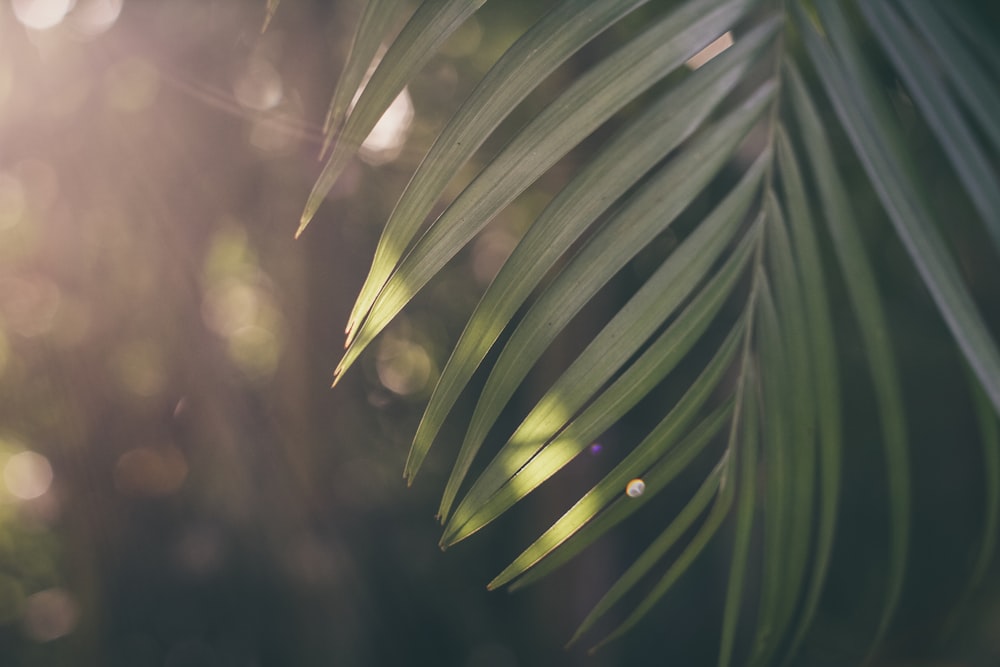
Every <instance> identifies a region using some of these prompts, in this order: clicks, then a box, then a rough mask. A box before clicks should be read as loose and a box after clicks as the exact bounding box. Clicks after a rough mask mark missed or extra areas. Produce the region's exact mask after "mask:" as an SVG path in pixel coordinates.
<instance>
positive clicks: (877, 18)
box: [859, 2, 1000, 250]
mask: <svg viewBox="0 0 1000 667" xmlns="http://www.w3.org/2000/svg"><path fill="white" fill-rule="evenodd" d="M859 7H860V9H861V11H862V13H863V14H864V16H865V18H866V19H867V20H868V25H869V26H871V28H872V30H873V31H874V32H875V34H876V35H878V36H879V37H880V43H881V45H882V47H883V48H884V49H885V51H886V53H888V55H889V57H890V58H891V59H892V62H893V64H894V65H895V66H896V70H897V71H898V72H899V73H900V75H902V77H903V81H905V82H906V86H907V90H908V91H909V92H910V95H912V97H913V99H914V101H915V102H916V103H917V106H918V107H919V108H920V111H921V112H922V113H923V116H924V118H926V119H927V122H928V123H929V124H930V126H931V129H932V130H933V131H934V134H935V136H936V137H937V139H938V141H939V142H940V144H941V148H942V149H944V152H945V155H947V156H948V158H949V159H950V160H951V164H952V166H953V167H954V169H955V172H956V173H957V174H958V177H959V179H960V180H961V182H962V185H964V186H965V189H966V192H968V193H969V197H970V199H971V200H972V203H973V206H975V209H976V211H977V212H978V213H979V216H980V219H981V220H982V221H983V222H984V223H985V225H986V230H987V231H988V232H989V233H990V235H991V236H992V238H993V243H994V245H995V246H996V247H997V249H998V250H1000V187H998V186H997V184H998V183H1000V175H998V174H997V172H996V170H994V169H993V166H992V165H991V164H990V160H989V158H988V157H987V155H986V153H985V152H984V151H983V150H982V149H981V148H980V144H979V141H978V140H977V139H976V137H975V136H974V135H973V129H972V128H971V127H969V126H968V125H967V124H966V122H965V118H964V116H963V114H962V111H961V109H959V107H958V104H957V101H956V100H955V99H954V96H953V95H952V94H951V92H950V91H949V90H948V89H947V88H946V87H945V82H944V81H943V80H942V78H941V77H940V76H939V75H938V73H937V64H936V63H935V62H934V61H933V60H932V59H931V58H929V57H928V55H929V54H928V53H927V51H926V48H925V47H924V46H923V44H922V43H919V42H918V41H917V39H916V36H915V35H913V34H912V33H911V31H910V30H909V29H908V28H907V27H906V25H905V24H904V23H903V20H902V18H901V17H899V16H898V15H897V14H896V13H895V12H894V11H893V10H892V8H891V7H890V6H889V4H888V3H880V2H870V3H869V2H862V3H860V4H859ZM954 52H955V53H956V54H959V55H965V54H964V51H963V49H961V48H955V49H954ZM966 60H971V58H968V57H967V58H966ZM954 74H955V75H956V76H957V77H958V78H959V79H961V78H963V77H964V76H965V73H964V72H954ZM975 74H976V69H975V68H973V69H972V70H970V80H969V81H967V82H965V83H964V86H965V88H970V87H972V86H973V85H976V78H975ZM979 83H980V84H981V82H979ZM955 85H959V86H961V85H963V84H962V83H961V82H959V83H956V84H955ZM991 90H993V87H992V86H988V87H987V88H986V91H987V92H986V94H989V91H991ZM994 118H996V117H994ZM988 126H992V127H994V128H996V127H1000V125H998V124H997V123H996V122H992V123H988Z"/></svg>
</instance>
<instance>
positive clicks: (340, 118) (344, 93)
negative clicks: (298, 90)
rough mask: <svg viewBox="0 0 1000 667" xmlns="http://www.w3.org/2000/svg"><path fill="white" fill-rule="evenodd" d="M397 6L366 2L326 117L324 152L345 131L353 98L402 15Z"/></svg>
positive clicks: (391, 1) (384, 0)
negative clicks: (397, 11) (398, 14)
mask: <svg viewBox="0 0 1000 667" xmlns="http://www.w3.org/2000/svg"><path fill="white" fill-rule="evenodd" d="M397 6H398V4H397V2H396V1H395V0H368V2H367V4H365V9H364V11H363V12H362V14H361V19H360V20H359V21H358V27H357V29H356V30H355V32H354V38H353V40H352V42H351V48H350V50H349V51H348V54H347V59H346V60H345V61H344V68H343V71H342V72H341V73H340V79H338V80H337V87H336V89H334V91H333V98H332V99H331V100H330V107H329V108H328V109H327V112H326V118H325V119H324V121H323V135H324V137H325V141H324V145H323V150H322V151H321V153H322V154H325V153H326V151H327V149H328V147H329V145H330V143H332V142H333V141H334V139H335V138H336V137H338V136H340V134H341V133H342V132H343V130H344V123H345V122H346V121H347V114H348V113H349V112H350V109H351V102H352V101H354V100H355V98H356V96H357V94H358V90H359V89H360V88H361V87H362V84H363V82H364V79H365V74H366V73H367V72H368V70H369V68H370V67H371V66H372V64H373V62H374V60H375V56H376V54H377V53H378V50H379V47H381V46H382V40H383V39H385V36H386V33H387V32H388V30H389V27H390V24H391V23H392V21H393V20H396V19H397V18H398V16H397V14H396V12H395V11H394V10H395V9H396V7H397Z"/></svg>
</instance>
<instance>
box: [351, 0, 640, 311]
mask: <svg viewBox="0 0 1000 667" xmlns="http://www.w3.org/2000/svg"><path fill="white" fill-rule="evenodd" d="M645 2H647V0H599V1H598V2H586V1H585V0H564V1H563V2H562V3H561V4H560V5H559V6H557V7H556V8H554V9H553V10H552V11H550V12H549V13H548V14H546V15H545V16H543V17H542V18H541V19H539V20H538V22H537V23H535V24H534V25H532V27H531V28H530V29H529V30H528V31H527V32H526V33H524V35H522V36H521V37H520V38H519V39H518V40H517V41H516V42H515V43H514V44H513V45H512V46H511V47H510V48H509V49H507V51H506V52H505V53H504V54H503V56H501V57H500V60H498V61H497V62H496V64H495V65H493V67H492V68H491V69H490V71H489V72H487V73H486V75H485V76H484V77H483V79H482V80H481V81H480V82H479V84H478V85H477V86H476V89H475V90H474V91H472V93H471V94H470V95H469V97H468V98H467V99H466V100H465V102H463V103H462V107H461V108H460V109H459V110H458V111H457V112H456V113H455V115H454V116H453V117H452V119H451V120H449V121H448V124H447V125H446V126H445V128H444V129H443V130H442V131H441V134H439V135H438V137H437V139H436V140H435V141H434V145H433V146H431V149H430V151H428V153H427V155H426V157H424V159H423V160H422V161H421V162H420V166H419V167H417V170H416V172H414V174H413V177H412V178H411V179H410V183H409V184H408V185H407V186H406V190H405V191H404V192H403V194H402V196H400V198H399V201H398V202H397V203H396V206H395V208H394V209H393V211H392V214H391V215H390V216H389V220H388V221H386V223H385V229H384V230H383V231H382V237H381V238H380V239H379V243H378V247H377V248H376V249H375V256H374V258H373V259H372V266H371V269H370V271H369V274H368V278H367V279H366V280H365V283H364V285H363V286H362V288H361V292H360V294H359V295H358V298H357V301H356V303H355V305H354V308H353V309H352V310H351V317H350V324H349V327H350V328H353V326H351V325H353V323H354V322H355V321H356V320H357V319H359V318H361V317H362V316H363V315H364V314H365V313H367V312H368V309H369V308H371V305H372V302H373V301H374V300H375V296H376V295H377V294H378V292H379V290H381V289H382V286H383V285H385V281H386V280H388V279H389V275H390V274H391V273H392V270H393V269H394V268H395V267H396V265H397V263H398V262H399V259H400V257H402V255H403V252H404V251H405V250H406V249H407V248H408V247H409V246H410V242H411V241H412V240H413V237H414V236H415V235H416V233H417V230H418V229H419V228H420V225H421V223H422V222H423V221H424V219H425V218H426V217H427V215H428V213H430V211H431V208H432V207H433V206H434V203H435V202H436V201H437V199H438V197H440V196H441V193H442V192H443V191H444V189H445V186H447V184H448V182H449V181H450V180H451V178H452V176H454V174H455V172H457V171H458V169H459V168H460V167H461V166H462V165H463V164H465V162H466V161H468V160H469V158H470V157H472V155H473V154H474V153H475V152H476V150H478V149H479V147H480V146H482V144H483V142H484V141H486V138H487V137H489V135H490V133H491V132H492V131H493V130H495V129H496V127H497V126H498V125H499V124H500V122H501V121H502V120H503V119H504V118H506V117H507V116H508V115H509V114H510V112H511V110H513V109H514V107H516V106H517V105H518V104H519V103H520V102H521V101H522V100H524V98H525V97H526V96H527V95H528V93H530V92H531V91H532V90H534V89H535V88H536V87H537V86H538V84H539V82H541V81H542V80H544V79H545V77H546V76H548V75H549V74H550V73H552V71H553V70H555V69H556V68H557V67H558V66H559V65H560V64H562V63H563V62H564V61H565V60H566V59H567V58H568V57H569V56H571V55H572V54H573V53H575V52H576V51H578V50H579V49H580V48H581V47H583V46H584V45H585V44H587V43H588V42H589V41H591V40H592V39H593V38H594V37H595V36H597V35H598V34H600V33H601V32H602V31H603V30H605V29H606V28H607V27H608V26H609V25H611V24H612V23H614V22H615V21H617V20H618V19H620V18H621V17H622V16H625V15H626V14H628V13H629V12H631V11H632V10H634V9H635V8H636V7H638V6H640V5H642V4H645Z"/></svg>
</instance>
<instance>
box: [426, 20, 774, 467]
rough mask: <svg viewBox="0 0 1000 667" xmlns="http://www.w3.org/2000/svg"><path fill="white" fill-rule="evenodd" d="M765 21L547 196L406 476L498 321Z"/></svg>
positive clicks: (730, 75) (710, 94)
mask: <svg viewBox="0 0 1000 667" xmlns="http://www.w3.org/2000/svg"><path fill="white" fill-rule="evenodd" d="M776 27H777V26H776V23H775V21H767V22H765V23H764V24H762V25H760V26H758V27H757V28H755V29H754V30H753V31H752V32H749V33H747V35H745V36H743V37H742V38H741V39H740V41H739V42H738V43H737V44H736V45H735V46H734V47H732V48H731V49H730V50H729V51H727V52H726V53H724V54H723V55H721V56H719V57H718V58H716V59H715V60H713V61H712V62H710V63H709V64H708V65H706V66H705V67H703V68H702V69H701V70H699V71H698V73H697V75H694V76H691V77H689V78H688V79H687V80H686V81H684V82H683V83H681V84H680V85H679V86H677V87H676V88H675V89H672V90H671V91H670V92H669V93H667V94H665V95H664V96H663V97H661V98H660V99H659V100H657V101H656V102H655V103H653V104H651V106H650V108H649V109H648V110H646V111H645V112H644V113H643V114H642V115H641V116H640V117H639V118H637V119H636V120H635V121H633V122H632V123H630V124H629V125H628V126H627V127H626V128H625V129H624V130H623V131H621V132H620V133H619V134H618V135H617V136H616V137H615V138H613V139H611V140H609V141H608V143H607V144H606V145H605V146H604V147H603V148H602V150H601V152H600V153H598V154H597V155H595V156H594V158H593V159H592V160H591V161H590V162H589V163H588V164H587V166H586V167H585V168H584V169H583V170H582V171H581V173H580V174H578V175H577V176H576V178H574V179H573V181H572V182H571V183H570V184H569V185H567V186H566V187H565V188H564V189H563V190H562V191H561V192H560V193H559V194H558V195H557V196H556V198H555V199H554V200H553V201H552V203H550V204H549V206H548V207H547V208H546V209H545V211H544V212H543V213H542V215H541V216H540V217H539V218H538V220H536V221H535V223H534V224H533V225H532V226H531V228H530V229H529V230H528V232H527V234H526V235H525V236H524V238H523V239H522V240H521V242H520V243H519V244H518V246H517V248H515V250H514V252H513V253H512V254H511V256H510V257H508V259H507V261H506V262H505V264H504V266H503V268H502V269H501V270H500V273H499V274H498V275H497V276H496V278H495V279H494V280H493V283H492V284H491V285H490V287H489V288H488V289H487V290H486V293H485V294H484V295H483V298H482V299H481V300H480V303H479V305H478V306H477V307H476V310H475V312H473V314H472V315H471V316H470V318H469V321H468V323H467V324H466V326H465V330H464V331H463V332H462V336H461V337H460V338H459V340H458V342H457V343H456V345H455V348H454V350H453V351H452V353H451V357H450V358H449V359H448V363H447V365H446V366H445V369H444V371H443V372H442V374H441V377H440V379H439V380H438V384H437V386H436V387H435V388H434V393H433V395H432V396H431V399H430V401H429V402H428V405H427V409H426V410H425V412H424V416H423V418H422V419H421V421H420V426H419V427H418V428H417V433H416V435H415V436H414V439H413V447H412V448H411V450H410V456H409V458H408V460H407V466H406V475H407V476H408V477H409V478H410V479H411V480H412V478H413V476H414V475H416V472H417V470H418V468H419V466H420V463H421V462H422V461H423V459H424V457H425V456H426V454H427V451H428V450H429V449H430V447H431V444H432V443H433V440H434V438H435V436H436V435H437V432H438V430H439V429H440V427H441V424H442V423H443V422H444V420H445V417H446V416H447V414H448V412H449V411H450V410H451V408H452V406H453V405H454V403H455V401H456V399H457V398H458V396H459V394H460V393H461V391H462V390H463V389H464V387H465V386H466V385H467V383H468V381H469V379H470V378H471V377H472V375H473V373H474V372H475V370H476V368H477V367H478V366H479V364H480V363H481V362H482V360H483V358H484V357H485V356H486V353H487V352H488V351H489V349H490V347H491V346H492V345H493V343H494V342H495V341H496V339H497V337H498V336H499V335H500V332H501V331H502V330H503V328H504V326H506V324H507V323H508V322H509V321H510V318H511V317H513V315H514V313H515V312H516V311H517V309H518V308H520V307H521V305H522V304H523V303H524V301H525V300H526V299H527V297H528V295H529V294H530V293H531V292H532V291H533V290H534V289H535V288H536V287H537V285H538V283H539V281H540V280H541V279H542V277H543V276H545V275H546V273H547V272H548V271H549V270H550V269H551V267H552V266H553V265H554V264H555V262H556V260H557V259H558V258H559V257H560V256H561V255H562V254H563V253H564V252H565V249H566V248H567V247H569V246H570V245H571V244H572V243H573V242H574V241H576V240H577V239H578V238H579V237H580V235H581V234H583V233H584V231H585V230H586V229H587V228H588V227H589V226H590V224H591V223H592V222H593V221H594V220H595V219H596V218H597V217H598V216H599V215H600V214H601V213H602V212H604V211H605V210H606V208H607V206H608V205H609V204H610V203H611V202H612V201H614V200H615V199H617V198H618V197H619V196H621V195H622V194H623V193H624V192H625V191H626V190H627V189H628V188H629V187H630V186H632V185H633V184H634V183H635V182H636V181H637V180H638V179H639V178H640V177H641V176H642V175H643V174H644V173H645V172H646V171H648V169H649V168H650V167H652V166H653V165H654V164H655V163H656V162H657V161H659V160H661V159H662V158H663V157H664V156H666V155H667V154H668V153H669V152H670V151H671V150H673V149H674V148H675V147H676V146H677V145H678V144H679V143H680V142H681V141H683V140H684V139H685V138H687V137H688V136H689V135H690V134H691V133H692V132H694V131H695V129H696V128H697V127H698V126H700V125H701V123H702V121H703V120H704V119H705V118H706V117H707V116H708V114H709V113H710V112H711V111H712V110H713V109H714V108H715V106H716V104H717V103H718V101H719V100H720V99H721V97H722V96H723V95H725V94H726V93H728V92H729V91H731V90H732V87H733V86H734V85H735V83H736V82H737V81H738V80H739V78H740V77H741V76H742V75H743V74H744V73H745V72H746V71H747V69H748V68H749V67H750V65H751V63H752V60H751V59H750V58H749V57H748V56H749V55H750V54H753V53H754V52H755V51H757V50H759V49H760V48H761V46H762V45H763V44H765V43H767V41H768V40H769V38H770V36H771V35H772V34H773V32H774V30H775V28H776Z"/></svg>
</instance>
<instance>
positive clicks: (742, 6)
mask: <svg viewBox="0 0 1000 667" xmlns="http://www.w3.org/2000/svg"><path fill="white" fill-rule="evenodd" d="M717 4H718V3H717V2H716V1H710V2H707V1H706V0H700V1H699V0H689V2H688V3H686V4H685V5H683V6H682V7H681V8H680V9H679V10H677V11H675V12H673V13H671V14H670V15H669V16H667V17H666V18H665V19H662V20H661V21H659V22H658V23H656V24H654V25H653V26H652V27H650V28H649V29H648V30H646V31H645V32H644V33H642V34H641V35H639V36H638V37H637V38H635V39H634V40H632V41H631V42H629V43H628V44H626V45H625V46H623V47H622V48H621V49H619V50H618V51H617V52H616V53H614V54H612V55H611V56H609V57H608V58H606V59H605V60H603V61H602V62H601V63H599V64H598V65H597V66H596V67H594V68H593V69H591V70H590V71H589V72H587V73H586V74H584V75H583V76H581V77H580V78H579V79H578V80H577V81H576V82H575V83H574V84H573V85H572V86H570V88H569V89H568V90H566V91H565V92H564V93H563V94H562V95H560V97H559V98H558V99H557V100H556V101H555V102H553V103H552V104H550V105H549V106H548V107H547V108H546V109H545V110H544V111H543V112H542V113H540V114H539V115H538V116H537V117H535V119H534V120H532V121H531V123H529V124H528V126H527V127H525V128H524V129H523V130H521V132H519V133H518V134H517V135H516V136H515V137H514V138H513V139H512V140H511V141H510V143H509V144H507V146H506V148H504V150H503V151H502V152H501V153H500V155H498V156H497V157H496V158H494V159H493V161H492V162H490V164H489V165H487V166H486V167H485V168H484V169H483V171H482V172H480V174H479V175H478V176H477V177H476V178H475V179H474V180H473V181H472V183H470V184H469V185H468V186H467V187H466V188H465V190H463V191H462V193H461V194H460V195H459V196H458V198H457V199H456V200H455V201H454V202H452V204H451V205H450V206H449V207H448V208H447V209H446V210H445V212H444V213H442V214H441V217H440V218H438V220H437V221H436V222H435V223H434V224H433V225H432V226H431V227H430V228H429V229H428V230H427V232H426V233H425V234H424V235H423V236H422V237H421V239H420V241H419V242H418V243H417V244H416V245H415V246H414V247H413V248H412V249H411V250H410V252H409V253H408V254H407V255H406V257H405V258H404V259H403V260H402V262H401V264H400V265H399V266H398V267H397V268H396V271H395V272H394V273H393V275H392V277H391V278H390V279H389V281H388V282H387V283H386V285H385V287H384V288H383V289H382V291H381V293H379V295H378V297H377V298H376V300H375V302H374V304H373V305H372V309H371V312H370V313H369V314H368V316H367V318H366V319H365V320H364V323H363V324H361V325H360V329H358V330H356V335H355V336H354V337H353V338H352V339H351V342H350V346H349V347H348V349H347V352H346V353H345V354H344V358H343V359H342V360H341V362H340V364H339V365H338V367H337V369H336V371H335V374H336V375H338V376H339V375H340V374H341V373H343V372H344V370H346V369H347V368H348V367H349V366H350V365H351V364H352V363H353V362H354V361H355V360H356V359H357V357H358V355H359V354H360V353H361V351H362V350H363V349H364V348H365V347H366V346H367V345H368V344H369V343H370V342H371V341H372V340H373V339H374V337H375V336H376V335H377V334H378V333H379V332H380V331H381V330H382V329H383V328H384V327H385V326H386V325H387V324H388V323H389V322H390V321H391V320H392V318H393V317H395V315H396V314H397V313H398V312H399V311H400V310H401V309H402V308H403V306H404V305H406V303H407V302H409V300H410V299H411V298H412V297H413V295H414V294H416V293H417V291H418V290H420V289H421V288H422V287H423V286H424V285H425V284H427V282H428V281H429V280H430V279H431V278H432V277H433V276H434V275H435V274H436V273H437V272H438V271H439V270H440V269H441V268H442V267H443V266H444V265H445V264H446V263H447V262H448V260H450V259H451V258H452V257H454V256H455V254H456V253H457V252H458V251H459V250H460V249H461V248H462V247H464V246H465V244H466V243H468V242H469V240H471V239H472V238H473V236H475V234H477V233H478V232H479V231H480V230H482V228H483V227H485V226H486V224H487V223H488V222H489V221H490V220H491V219H493V217H494V216H495V215H496V214H497V213H498V212H499V211H500V210H501V209H502V208H503V207H505V206H506V205H507V204H509V203H510V202H511V201H513V200H514V198H515V197H516V196H517V195H518V194H520V193H521V192H523V191H524V190H525V189H526V188H527V187H528V186H529V185H531V184H532V183H533V182H534V181H535V180H536V179H537V178H538V177H539V176H541V175H542V174H543V173H544V172H545V171H547V170H548V169H549V167H551V166H552V165H553V164H555V163H556V162H557V161H558V159H559V158H560V157H562V156H563V155H565V154H566V153H567V152H568V151H569V150H570V148H572V147H573V146H575V145H576V144H577V143H579V142H580V141H581V140H583V139H584V138H585V137H587V136H589V135H590V134H591V132H593V131H594V130H595V129H597V127H599V126H600V125H601V124H602V123H604V122H605V121H606V120H607V119H608V118H610V117H611V116H612V115H614V114H615V113H616V112H617V111H619V110H620V109H621V108H622V107H623V106H625V105H626V104H627V103H628V102H629V101H631V100H633V99H635V98H636V97H637V96H638V95H639V94H640V93H642V92H643V91H645V90H646V89H648V88H649V87H650V86H652V85H653V84H654V83H656V82H657V81H659V80H660V79H662V78H663V77H665V76H666V75H667V74H669V73H670V72H671V71H672V70H673V69H675V68H676V67H679V66H680V65H681V64H682V63H684V61H685V60H687V58H689V57H690V56H691V55H693V54H694V53H695V52H697V51H698V50H699V49H700V48H701V47H703V46H704V45H705V44H707V43H708V42H710V41H711V40H712V39H714V38H715V37H717V36H718V35H719V34H721V33H722V32H724V31H725V30H726V28H727V27H729V26H730V25H731V23H732V22H734V21H736V20H737V19H739V18H740V17H741V16H742V15H743V13H744V12H745V11H746V10H747V9H748V7H749V6H750V5H752V4H753V0H742V1H740V0H730V1H729V2H726V3H723V4H721V5H719V6H718V7H716V8H714V9H713V10H712V11H708V12H705V11H704V10H705V9H706V7H715V5H717Z"/></svg>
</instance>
